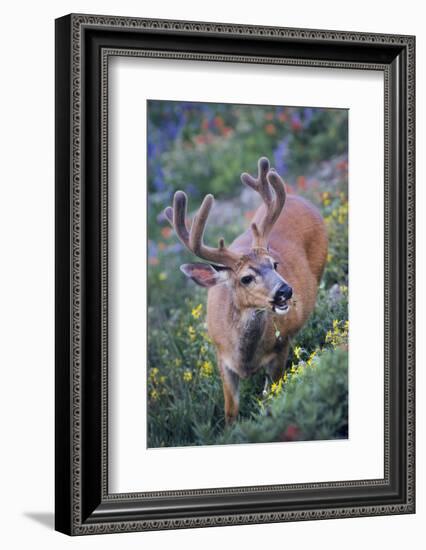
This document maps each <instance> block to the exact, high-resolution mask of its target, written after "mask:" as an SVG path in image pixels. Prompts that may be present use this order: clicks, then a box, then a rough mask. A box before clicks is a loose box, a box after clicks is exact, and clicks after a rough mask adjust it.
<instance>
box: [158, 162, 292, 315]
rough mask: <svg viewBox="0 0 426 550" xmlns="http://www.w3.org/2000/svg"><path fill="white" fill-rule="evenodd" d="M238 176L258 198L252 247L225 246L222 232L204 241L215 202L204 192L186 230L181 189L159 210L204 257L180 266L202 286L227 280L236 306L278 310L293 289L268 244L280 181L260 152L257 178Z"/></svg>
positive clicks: (279, 205)
mask: <svg viewBox="0 0 426 550" xmlns="http://www.w3.org/2000/svg"><path fill="white" fill-rule="evenodd" d="M241 180H242V182H243V183H244V184H246V185H248V186H249V187H251V188H252V189H253V190H254V191H256V192H257V193H259V195H260V196H261V197H262V200H263V209H262V210H261V213H260V216H259V217H258V218H257V219H256V221H253V223H252V224H251V232H252V243H251V247H249V248H248V249H245V250H239V249H237V248H236V247H235V248H233V249H230V248H227V247H226V246H225V243H224V239H223V238H221V239H220V240H219V244H218V247H217V248H212V247H210V246H207V245H205V244H204V240H203V235H204V230H205V227H206V224H207V219H208V216H209V213H210V210H211V208H212V206H213V202H214V198H213V196H212V195H207V196H206V197H205V198H204V200H203V202H202V203H201V206H200V208H199V210H198V212H197V213H196V215H195V216H194V218H193V221H192V225H191V228H190V229H189V230H188V228H187V226H186V214H187V202H188V201H187V196H186V194H185V193H184V192H183V191H177V192H176V193H175V196H174V199H173V208H172V207H170V206H169V207H168V208H166V210H165V211H164V213H165V215H166V218H167V219H168V220H169V222H170V224H171V225H172V227H173V228H174V230H175V232H176V234H177V236H178V237H179V239H180V241H181V242H182V243H183V244H184V245H185V246H186V248H188V250H190V251H191V252H192V253H193V254H194V255H195V256H198V257H199V258H201V259H203V260H206V261H207V262H209V263H192V264H184V265H182V266H181V270H182V271H183V273H184V274H185V275H186V276H187V277H189V278H190V279H192V280H193V281H195V282H196V283H197V284H199V285H201V286H203V287H207V288H208V287H212V286H214V285H217V284H226V285H228V287H229V288H230V289H231V291H232V292H231V294H232V297H233V302H234V305H235V306H236V308H237V309H244V308H256V309H269V310H272V311H273V312H275V313H277V314H279V315H283V314H285V313H287V312H288V310H289V303H288V300H290V298H291V296H292V292H293V291H292V288H291V287H290V286H289V284H288V283H287V282H286V281H285V280H284V278H283V277H282V276H281V275H280V274H279V271H278V270H279V267H278V258H275V257H274V254H273V252H272V251H270V250H269V248H268V239H269V235H270V233H271V231H272V228H273V226H274V224H275V222H276V221H277V219H278V217H279V215H280V213H281V211H282V209H283V207H284V203H285V198H286V193H285V186H284V182H283V181H282V179H281V178H280V176H279V175H278V174H277V172H276V171H275V170H274V169H271V168H270V166H269V161H268V159H267V158H264V157H263V158H261V159H259V162H258V176H257V178H254V177H252V176H251V175H250V174H247V173H243V174H242V175H241Z"/></svg>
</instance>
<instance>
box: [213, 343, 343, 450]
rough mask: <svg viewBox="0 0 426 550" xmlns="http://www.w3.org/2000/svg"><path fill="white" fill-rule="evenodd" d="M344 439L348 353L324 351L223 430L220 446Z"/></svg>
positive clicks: (337, 350) (339, 350)
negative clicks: (249, 414)
mask: <svg viewBox="0 0 426 550" xmlns="http://www.w3.org/2000/svg"><path fill="white" fill-rule="evenodd" d="M347 436H348V353H347V351H346V350H345V349H336V350H335V351H331V350H327V351H325V352H323V353H322V354H321V355H320V356H319V357H316V358H314V359H313V360H312V361H311V362H310V363H309V364H306V365H304V366H303V367H297V368H296V370H295V373H294V374H293V375H291V376H289V377H288V380H287V382H286V383H285V384H284V385H283V388H282V390H281V391H280V392H279V394H278V395H277V396H276V397H273V398H271V399H270V400H269V402H268V403H267V405H266V406H265V405H261V406H260V407H259V412H257V413H254V414H253V415H252V417H251V418H250V419H248V420H244V421H242V422H239V423H237V424H236V425H235V426H232V427H231V428H229V429H227V430H225V432H224V433H223V435H222V436H221V438H220V442H221V443H228V444H229V443H267V442H270V441H304V440H317V439H338V438H346V437H347Z"/></svg>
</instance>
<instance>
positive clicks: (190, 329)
mask: <svg viewBox="0 0 426 550" xmlns="http://www.w3.org/2000/svg"><path fill="white" fill-rule="evenodd" d="M188 334H189V338H190V339H191V340H192V341H194V340H195V337H196V333H195V328H194V327H193V326H192V325H189V327H188Z"/></svg>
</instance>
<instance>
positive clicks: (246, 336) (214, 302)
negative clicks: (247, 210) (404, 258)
mask: <svg viewBox="0 0 426 550" xmlns="http://www.w3.org/2000/svg"><path fill="white" fill-rule="evenodd" d="M258 164H259V165H258V176H257V178H253V177H252V176H250V175H249V174H246V173H244V174H242V175H241V180H242V181H243V183H245V184H246V185H248V186H249V187H251V188H252V189H253V190H254V191H256V192H257V193H259V195H260V196H261V198H262V200H263V204H262V205H261V206H260V207H259V208H258V209H257V211H256V212H255V214H254V217H253V220H252V223H251V227H250V228H249V229H247V231H245V232H244V233H242V234H241V235H240V236H239V237H237V238H236V239H235V240H234V242H233V243H232V244H231V245H230V246H229V247H226V246H225V243H224V241H223V239H220V240H219V246H218V247H217V248H212V247H210V246H207V245H206V244H204V241H203V233H204V229H205V226H206V223H207V218H208V215H209V212H210V210H211V207H212V205H213V201H214V199H213V196H212V195H207V196H206V197H205V198H204V200H203V202H202V204H201V206H200V209H199V210H198V212H197V213H196V215H195V216H194V218H193V221H192V226H191V229H190V230H188V228H187V226H186V216H187V212H186V211H187V197H186V195H185V193H184V192H183V191H177V192H176V193H175V196H174V200H173V208H172V207H168V208H166V210H165V215H166V217H167V219H168V220H169V222H170V223H171V224H172V226H173V227H174V229H175V231H176V234H177V236H178V237H179V239H180V240H181V242H182V243H183V244H184V245H185V246H186V247H187V248H188V249H189V250H190V251H191V252H193V254H194V255H195V256H198V257H199V258H201V259H203V260H206V261H207V262H209V263H193V264H185V265H182V266H181V269H182V271H183V273H185V275H186V276H187V277H189V278H190V279H192V280H193V281H195V282H196V283H197V284H199V285H201V286H203V287H206V288H208V289H209V290H208V301H207V325H208V332H209V336H210V337H211V339H212V341H213V343H214V345H215V346H216V350H217V363H218V368H219V371H220V374H221V377H222V381H223V392H224V397H225V419H226V422H228V423H229V422H232V421H233V420H234V419H235V418H236V417H237V415H238V402H239V389H238V387H239V380H240V378H246V377H247V376H250V375H251V374H253V373H254V372H256V371H257V370H258V369H260V368H261V367H264V368H265V369H266V371H267V373H268V374H269V376H270V377H271V379H272V380H278V379H279V378H280V377H281V376H282V374H283V372H284V369H285V367H286V362H287V357H288V352H289V339H290V338H291V337H292V336H294V335H295V334H296V333H297V332H298V331H299V330H300V329H301V327H302V326H303V325H304V323H305V322H306V320H307V319H308V317H309V316H310V314H311V313H312V311H313V309H314V307H315V301H316V295H317V289H318V284H319V282H320V279H321V276H322V273H323V270H324V265H325V262H326V258H327V233H326V228H325V225H324V222H323V220H322V218H321V215H320V213H319V212H318V210H317V209H316V208H315V207H314V206H313V205H312V204H310V203H309V202H308V201H307V200H305V199H303V198H301V197H298V196H295V195H287V196H286V191H285V185H284V182H283V181H282V179H281V178H280V176H279V175H278V174H277V172H276V171H275V170H274V169H272V168H270V166H269V161H268V159H266V158H261V159H260V160H259V163H258Z"/></svg>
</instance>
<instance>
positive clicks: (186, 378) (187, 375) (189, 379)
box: [183, 370, 192, 382]
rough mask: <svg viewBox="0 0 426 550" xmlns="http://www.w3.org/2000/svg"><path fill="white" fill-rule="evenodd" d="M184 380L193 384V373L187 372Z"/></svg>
mask: <svg viewBox="0 0 426 550" xmlns="http://www.w3.org/2000/svg"><path fill="white" fill-rule="evenodd" d="M183 379H184V381H185V382H191V380H192V372H191V371H190V370H186V371H185V372H184V373H183Z"/></svg>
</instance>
